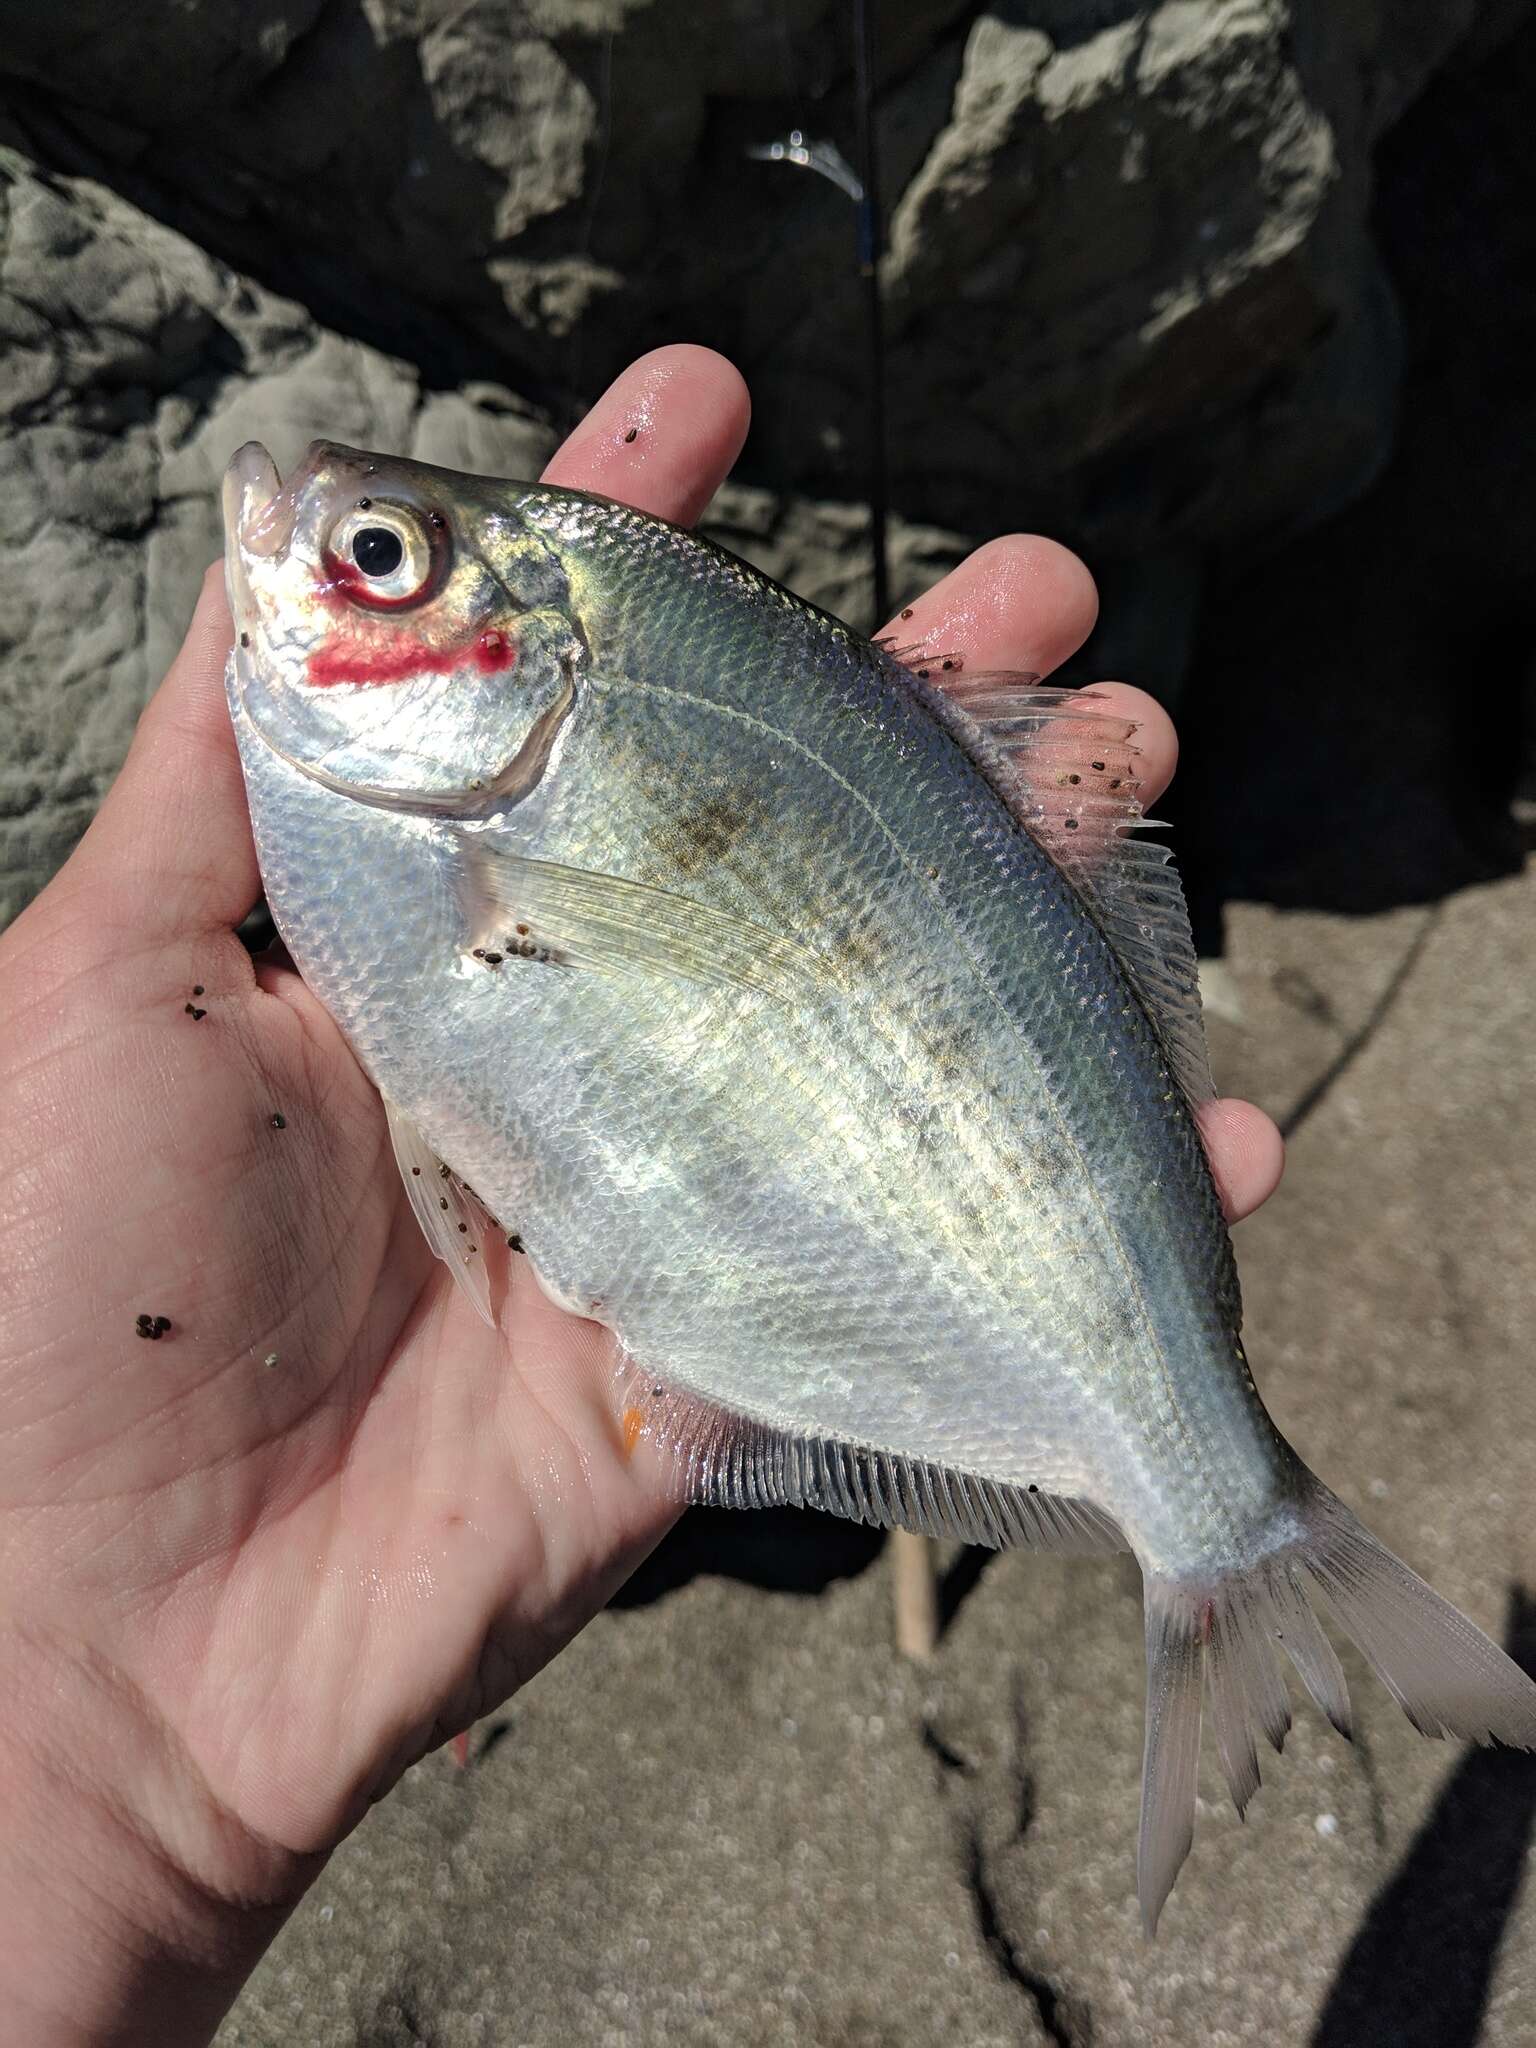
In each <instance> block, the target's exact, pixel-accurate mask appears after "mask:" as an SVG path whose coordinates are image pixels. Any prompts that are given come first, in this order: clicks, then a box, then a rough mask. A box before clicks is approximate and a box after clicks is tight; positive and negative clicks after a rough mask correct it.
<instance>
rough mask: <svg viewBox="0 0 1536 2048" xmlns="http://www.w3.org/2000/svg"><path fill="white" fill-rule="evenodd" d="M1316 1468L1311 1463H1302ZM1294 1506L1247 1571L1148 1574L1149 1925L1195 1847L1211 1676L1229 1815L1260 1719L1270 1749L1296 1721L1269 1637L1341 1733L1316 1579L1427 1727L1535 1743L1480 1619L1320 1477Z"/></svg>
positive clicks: (1343, 1726)
mask: <svg viewBox="0 0 1536 2048" xmlns="http://www.w3.org/2000/svg"><path fill="white" fill-rule="evenodd" d="M1309 1478H1310V1475H1309ZM1311 1488H1312V1491H1311V1492H1310V1493H1309V1495H1308V1496H1307V1498H1306V1499H1305V1501H1304V1502H1303V1503H1301V1504H1300V1506H1299V1510H1298V1512H1299V1515H1300V1518H1301V1520H1302V1522H1303V1524H1304V1525H1305V1530H1306V1533H1305V1534H1304V1535H1303V1536H1301V1537H1300V1538H1299V1539H1298V1540H1297V1541H1296V1542H1294V1543H1292V1544H1290V1545H1288V1546H1287V1547H1285V1548H1282V1549H1279V1550H1276V1551H1274V1552H1272V1553H1271V1554H1270V1555H1268V1556H1267V1557H1265V1558H1263V1559H1262V1560H1261V1561H1260V1562H1259V1563H1257V1564H1255V1565H1254V1566H1252V1567H1251V1568H1249V1569H1248V1570H1246V1571H1243V1572H1240V1573H1232V1574H1228V1575H1223V1576H1218V1577H1215V1578H1212V1579H1210V1580H1209V1581H1206V1582H1203V1583H1202V1582H1200V1581H1195V1580H1183V1579H1180V1580H1170V1579H1163V1578H1158V1577H1156V1576H1155V1575H1149V1576H1148V1577H1147V1579H1146V1582H1145V1599H1146V1628H1147V1721H1146V1748H1145V1751H1144V1754H1143V1758H1142V1774H1141V1836H1140V1840H1139V1842H1138V1844H1137V1852H1136V1880H1137V1889H1138V1891H1139V1892H1140V1895H1141V1916H1142V1924H1143V1926H1144V1927H1145V1928H1146V1931H1147V1933H1148V1934H1149V1935H1150V1934H1152V1933H1154V1932H1155V1931H1156V1928H1157V1917H1158V1914H1159V1913H1160V1912H1161V1911H1162V1908H1163V1902H1164V1901H1165V1900H1166V1898H1167V1897H1168V1894H1169V1892H1170V1891H1171V1890H1172V1888H1173V1881H1174V1879H1175V1878H1176V1877H1177V1876H1178V1874H1179V1866H1180V1865H1181V1864H1182V1863H1183V1861H1184V1858H1185V1857H1186V1856H1187V1855H1188V1853H1189V1845H1190V1842H1191V1840H1192V1839H1193V1835H1194V1822H1195V1773H1196V1767H1197V1764H1198V1761H1199V1754H1200V1703H1201V1693H1202V1689H1203V1684H1204V1683H1205V1682H1208V1683H1209V1686H1210V1695H1211V1721H1212V1723H1213V1725H1214V1728H1215V1731H1216V1748H1217V1752H1218V1754H1219V1756H1220V1758H1221V1767H1222V1771H1223V1774H1224V1775H1225V1777H1226V1781H1227V1785H1228V1787H1229V1789H1230V1790H1231V1793H1232V1799H1233V1803H1234V1804H1235V1805H1236V1807H1237V1810H1238V1812H1239V1814H1241V1813H1242V1811H1243V1809H1244V1808H1245V1807H1246V1806H1247V1804H1248V1801H1249V1800H1250V1799H1251V1798H1252V1796H1253V1794H1254V1793H1255V1792H1256V1791H1257V1790H1258V1784H1259V1766H1258V1756H1257V1750H1256V1745H1255V1741H1254V1735H1255V1731H1256V1730H1257V1731H1259V1732H1261V1733H1263V1734H1264V1735H1265V1736H1266V1737H1267V1738H1268V1739H1269V1741H1270V1742H1271V1743H1272V1744H1273V1745H1274V1747H1275V1749H1276V1750H1278V1749H1279V1748H1280V1746H1281V1744H1282V1743H1283V1741H1284V1740H1285V1735H1286V1731H1287V1730H1288V1729H1289V1727H1290V1725H1291V1715H1290V1706H1289V1702H1288V1699H1287V1694H1286V1688H1285V1681H1284V1678H1283V1677H1282V1675H1281V1670H1280V1666H1279V1664H1278V1663H1277V1661H1276V1659H1275V1656H1274V1655H1273V1647H1274V1646H1276V1645H1278V1646H1279V1647H1280V1648H1281V1649H1283V1650H1285V1651H1286V1652H1287V1653H1288V1654H1289V1656H1290V1659H1291V1662H1292V1663H1293V1664H1294V1665H1295V1666H1296V1669H1297V1671H1298V1672H1299V1673H1300V1674H1301V1678H1302V1682H1303V1683H1304V1684H1305V1686H1306V1688H1307V1690H1308V1692H1309V1693H1311V1695H1312V1697H1313V1699H1314V1700H1315V1701H1316V1702H1317V1704H1318V1706H1319V1707H1320V1708H1321V1709H1322V1711H1323V1712H1324V1713H1325V1714H1326V1715H1327V1716H1328V1719H1329V1720H1330V1721H1331V1722H1332V1723H1333V1725H1334V1726H1335V1728H1337V1729H1338V1730H1339V1732H1340V1734H1341V1735H1346V1736H1347V1735H1348V1734H1349V1732H1350V1727H1349V1693H1348V1689H1347V1688H1346V1686H1345V1682H1344V1673H1343V1671H1342V1670H1341V1668H1340V1666H1339V1660H1338V1658H1337V1657H1336V1656H1335V1655H1334V1652H1333V1647H1332V1645H1331V1644H1330V1643H1329V1641H1328V1638H1327V1636H1326V1635H1325V1634H1324V1633H1323V1630H1322V1626H1321V1624H1320V1623H1319V1621H1318V1619H1317V1616H1316V1615H1315V1614H1314V1613H1313V1611H1312V1608H1311V1606H1310V1604H1309V1599H1308V1596H1309V1594H1311V1593H1313V1592H1314V1591H1318V1590H1320V1591H1321V1592H1322V1593H1323V1595H1324V1596H1325V1599H1326V1601H1327V1603H1328V1605H1329V1606H1330V1607H1331V1608H1332V1610H1333V1613H1334V1616H1335V1618H1336V1619H1337V1620H1338V1622H1339V1623H1340V1625H1341V1626H1342V1627H1343V1629H1344V1631H1345V1633H1346V1634H1347V1635H1349V1636H1350V1637H1351V1638H1352V1639H1353V1641H1354V1642H1355V1643H1356V1644H1358V1646H1359V1648H1360V1649H1361V1651H1362V1652H1363V1653H1364V1655H1365V1657H1366V1659H1367V1661H1368V1662H1369V1663H1370V1665H1371V1667H1372V1669H1373V1670H1374V1671H1375V1673H1376V1675H1377V1677H1378V1678H1379V1679H1380V1680H1381V1682H1382V1684H1383V1685H1385V1687H1386V1688H1387V1690H1388V1692H1390V1693H1391V1694H1392V1697H1393V1698H1394V1699H1395V1700H1396V1701H1397V1702H1398V1704H1399V1706H1401V1708H1402V1709H1403V1711H1404V1713H1405V1714H1406V1715H1407V1716H1408V1718H1409V1720H1410V1721H1411V1722H1412V1723H1413V1725H1414V1727H1415V1728H1417V1729H1418V1730H1419V1732H1420V1733H1421V1734H1423V1735H1461V1736H1471V1737H1472V1738H1473V1739H1474V1740H1475V1741H1477V1742H1505V1743H1508V1744H1510V1745H1511V1747H1513V1748H1516V1749H1536V1685H1533V1684H1532V1682H1531V1680H1530V1679H1529V1678H1527V1677H1526V1675H1525V1673H1524V1672H1523V1671H1522V1670H1521V1669H1520V1667H1519V1666H1518V1665H1517V1664H1514V1663H1512V1662H1511V1661H1510V1659H1509V1658H1508V1657H1506V1656H1505V1654H1504V1652H1503V1651H1502V1650H1501V1649H1500V1648H1499V1647H1498V1645H1497V1644H1496V1643H1494V1642H1491V1641H1490V1640H1489V1638H1488V1637H1487V1636H1485V1635H1484V1634H1483V1632H1482V1630H1481V1629H1480V1628H1478V1627H1477V1626H1476V1625H1475V1624H1474V1623H1473V1622H1470V1621H1468V1619H1467V1617H1466V1616H1465V1615H1464V1614H1462V1613H1460V1612H1459V1611H1458V1609H1456V1608H1454V1607H1452V1605H1451V1604H1450V1602H1449V1601H1448V1600H1442V1599H1441V1598H1440V1595H1439V1594H1438V1593H1435V1592H1432V1591H1431V1589H1430V1588H1429V1587H1428V1586H1426V1585H1425V1583H1424V1581H1423V1580H1422V1579H1421V1578H1420V1577H1419V1576H1418V1574H1417V1573H1416V1572H1412V1571H1410V1570H1409V1569H1408V1567H1407V1565H1405V1564H1404V1563H1403V1562H1402V1560H1401V1558H1397V1557H1394V1556H1393V1554H1392V1552H1391V1551H1390V1550H1388V1549H1387V1548H1386V1547H1385V1545H1384V1544H1381V1543H1378V1542H1377V1541H1376V1538H1375V1537H1374V1536H1373V1535H1372V1534H1371V1533H1370V1531H1369V1530H1368V1529H1367V1528H1366V1527H1365V1526H1364V1524H1363V1523H1362V1522H1360V1521H1359V1520H1358V1519H1357V1517H1356V1516H1354V1515H1353V1514H1351V1513H1350V1511H1349V1509H1348V1508H1347V1507H1345V1505H1344V1503H1343V1502H1342V1501H1341V1500H1338V1499H1337V1498H1336V1497H1335V1496H1334V1495H1333V1494H1331V1493H1330V1492H1329V1491H1328V1489H1327V1488H1326V1487H1325V1486H1323V1485H1322V1484H1321V1483H1320V1482H1319V1481H1316V1480H1311Z"/></svg>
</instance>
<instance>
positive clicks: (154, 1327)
mask: <svg viewBox="0 0 1536 2048" xmlns="http://www.w3.org/2000/svg"><path fill="white" fill-rule="evenodd" d="M170 1327H171V1319H170V1317H169V1316H151V1315H142V1316H135V1317H134V1320H133V1333H134V1335H135V1336H136V1337H147V1338H148V1339H149V1340H150V1342H151V1343H152V1344H158V1343H159V1341H160V1339H161V1338H162V1337H163V1336H164V1335H165V1333H166V1331H167V1330H169V1329H170Z"/></svg>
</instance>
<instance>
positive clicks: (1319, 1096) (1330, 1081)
mask: <svg viewBox="0 0 1536 2048" xmlns="http://www.w3.org/2000/svg"><path fill="white" fill-rule="evenodd" d="M1444 907H1445V906H1444V905H1443V904H1440V903H1437V904H1435V906H1434V908H1433V909H1431V910H1429V911H1427V912H1426V913H1425V916H1424V920H1423V922H1422V923H1421V924H1420V926H1419V928H1418V930H1417V931H1416V932H1415V933H1414V935H1413V939H1412V942H1411V943H1410V944H1409V946H1408V948H1407V950H1406V951H1405V952H1404V954H1403V957H1402V959H1401V960H1399V961H1398V963H1397V965H1396V967H1394V968H1393V970H1392V977H1391V979H1390V980H1389V981H1388V983H1387V985H1386V987H1385V988H1384V989H1383V990H1382V992H1381V994H1380V995H1379V996H1378V997H1377V998H1376V1000H1375V1002H1374V1003H1373V1004H1372V1005H1371V1009H1370V1014H1369V1015H1368V1016H1367V1018H1366V1020H1365V1022H1364V1023H1363V1024H1362V1025H1361V1026H1360V1028H1359V1030H1358V1031H1356V1032H1355V1033H1354V1034H1353V1036H1352V1037H1350V1038H1348V1039H1346V1040H1345V1042H1344V1044H1343V1045H1342V1046H1340V1048H1339V1050H1338V1052H1337V1053H1336V1054H1335V1055H1334V1057H1333V1059H1331V1060H1330V1061H1329V1063H1328V1065H1327V1066H1326V1067H1324V1069H1323V1071H1322V1072H1321V1073H1320V1074H1319V1075H1318V1077H1317V1079H1316V1080H1315V1081H1314V1082H1313V1083H1312V1084H1311V1086H1310V1087H1309V1088H1306V1089H1305V1090H1303V1092H1302V1094H1301V1095H1300V1097H1299V1098H1298V1099H1297V1100H1296V1101H1295V1102H1294V1103H1293V1104H1292V1105H1291V1108H1290V1110H1289V1111H1288V1112H1287V1114H1286V1115H1285V1116H1283V1117H1282V1118H1281V1119H1280V1135H1281V1137H1282V1138H1285V1139H1290V1138H1293V1137H1294V1136H1295V1134H1296V1133H1297V1131H1299V1130H1300V1129H1301V1126H1302V1125H1303V1124H1304V1123H1305V1122H1306V1120H1307V1118H1308V1117H1309V1116H1311V1114H1312V1112H1313V1111H1314V1110H1315V1109H1316V1108H1318V1106H1319V1105H1320V1104H1321V1103H1322V1102H1323V1101H1324V1099H1325V1098H1326V1097H1327V1096H1328V1094H1329V1093H1330V1092H1331V1090H1332V1089H1333V1087H1334V1085H1335V1083H1337V1082H1339V1081H1341V1080H1342V1079H1343V1078H1344V1076H1345V1074H1346V1073H1347V1072H1348V1071H1349V1069H1350V1068H1351V1067H1352V1066H1353V1065H1354V1063H1355V1061H1356V1060H1357V1059H1358V1058H1359V1056H1360V1054H1361V1053H1362V1052H1364V1051H1365V1049H1366V1047H1367V1046H1368V1045H1369V1044H1370V1042H1371V1040H1372V1039H1373V1038H1374V1037H1375V1036H1376V1033H1377V1032H1378V1031H1379V1030H1380V1029H1381V1027H1382V1025H1383V1024H1384V1023H1385V1022H1386V1020H1387V1017H1388V1015H1389V1014H1390V1012H1391V1010H1392V1008H1393V1006H1394V1004H1395V1003H1396V1002H1397V999H1398V997H1399V996H1400V995H1401V994H1402V992H1403V990H1404V989H1405V988H1406V987H1407V985H1408V980H1409V977H1410V976H1411V975H1412V973H1413V970H1414V968H1415V967H1417V965H1418V964H1419V956H1420V955H1421V954H1422V953H1423V951H1424V948H1425V947H1426V946H1427V945H1428V943H1429V941H1430V938H1431V937H1432V935H1433V933H1434V931H1435V928H1436V927H1437V925H1438V924H1439V922H1440V918H1441V913H1442V911H1443V910H1444Z"/></svg>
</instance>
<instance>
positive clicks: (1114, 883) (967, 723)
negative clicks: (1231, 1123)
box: [935, 671, 1216, 1103]
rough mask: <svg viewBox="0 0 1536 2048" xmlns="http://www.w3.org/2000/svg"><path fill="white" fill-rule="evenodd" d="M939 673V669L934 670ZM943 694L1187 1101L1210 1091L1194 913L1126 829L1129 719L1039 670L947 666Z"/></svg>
mask: <svg viewBox="0 0 1536 2048" xmlns="http://www.w3.org/2000/svg"><path fill="white" fill-rule="evenodd" d="M935 680H937V679H935ZM942 694H943V696H944V697H945V698H946V699H947V700H948V702H949V704H951V705H953V706H955V707H957V708H958V710H959V711H960V712H961V713H962V714H963V716H962V718H961V719H960V720H959V721H957V723H958V725H959V728H960V731H961V735H962V737H966V736H970V737H972V738H973V740H974V743H975V745H976V747H977V751H978V753H979V755H980V756H981V758H982V760H983V761H984V762H986V763H987V765H989V766H990V767H991V768H992V770H993V772H994V773H995V774H996V775H997V777H998V781H999V784H1000V786H1001V788H1002V790H1003V794H1004V795H1005V796H1006V797H1008V799H1009V801H1010V802H1011V803H1012V805H1013V807H1014V810H1015V812H1016V814H1017V816H1018V818H1019V820H1020V822H1021V823H1022V824H1023V825H1024V826H1025V827H1026V829H1027V830H1028V831H1029V832H1030V834H1031V835H1032V837H1033V838H1034V839H1035V840H1037V841H1038V842H1039V844H1040V845H1041V846H1042V847H1043V848H1044V849H1045V851H1046V852H1047V853H1048V854H1049V855H1050V856H1051V859H1052V860H1053V861H1055V863H1056V865H1057V866H1058V867H1059V868H1060V869H1061V871H1062V873H1063V874H1065V875H1066V877H1067V878H1068V880H1069V881H1070V882H1071V883H1072V885H1073V887H1074V888H1075V889H1077V891H1078V892H1079V894H1080V895H1081V896H1082V897H1083V898H1084V899H1085V901H1086V902H1087V903H1088V904H1089V906H1090V908H1091V909H1092V911H1093V914H1094V916H1095V917H1096V918H1097V920H1098V922H1099V925H1100V926H1101V928H1102V930H1103V932H1104V936H1105V937H1106V938H1107V939H1108V940H1109V943H1110V945H1111V946H1112V947H1113V948H1114V950H1115V955H1116V957H1117V958H1118V960H1119V962H1120V964H1121V966H1122V967H1123V968H1124V969H1125V971H1126V973H1127V975H1128V976H1129V977H1130V979H1131V981H1132V983H1133V985H1134V986H1135V989H1136V991H1137V993H1138V995H1139V996H1140V997H1141V1000H1142V1003H1143V1006H1144V1007H1145V1009H1146V1012H1147V1015H1148V1016H1149V1017H1150V1019H1151V1020H1152V1025H1153V1028H1154V1029H1155V1031H1156V1032H1157V1035H1158V1038H1159V1040H1160V1041H1161V1043H1162V1046H1163V1050H1164V1051H1165V1053H1166V1054H1167V1056H1168V1063H1169V1065H1170V1067H1171V1068H1172V1070H1173V1074H1174V1078H1175V1080H1177V1082H1178V1084H1179V1086H1180V1087H1181V1088H1182V1089H1183V1091H1184V1093H1185V1095H1186V1096H1187V1097H1188V1098H1189V1100H1190V1102H1191V1103H1200V1102H1207V1101H1209V1100H1210V1098H1211V1097H1212V1096H1213V1095H1214V1094H1215V1092H1216V1091H1215V1088H1214V1086H1213V1084H1212V1081H1211V1061H1210V1054H1209V1052H1208V1050H1207V1048H1206V1042H1205V1025H1204V1023H1203V1022H1202V1020H1201V1015H1200V983H1199V978H1198V975H1197V972H1196V967H1195V947H1194V940H1193V938H1192V936H1191V934H1190V929H1189V912H1188V910H1187V909H1186V908H1185V904H1184V891H1183V889H1182V888H1181V887H1180V885H1179V877H1178V871H1177V870H1176V869H1175V868H1174V867H1173V866H1172V864H1171V863H1172V860H1173V856H1172V854H1171V853H1170V852H1169V850H1168V848H1167V847H1166V846H1160V845H1158V843H1157V842H1156V840H1149V839H1137V838H1134V837H1133V836H1131V835H1132V834H1134V833H1135V832H1136V831H1137V830H1138V829H1140V828H1144V827H1147V826H1151V825H1155V824H1156V823H1157V822H1158V821H1157V820H1156V819H1153V818H1146V817H1144V816H1143V815H1142V809H1141V803H1140V800H1139V798H1138V794H1137V792H1138V790H1139V789H1140V787H1141V782H1140V776H1139V773H1138V768H1139V763H1140V750H1139V749H1138V748H1136V747H1134V746H1133V745H1131V738H1132V735H1133V734H1134V733H1135V731H1136V721H1135V720H1134V719H1131V718H1126V717H1124V716H1122V715H1121V714H1119V713H1117V712H1116V711H1114V710H1113V709H1112V708H1111V707H1110V706H1109V705H1108V703H1107V702H1106V701H1105V700H1104V699H1102V698H1096V697H1095V696H1094V695H1093V694H1092V692H1091V691H1087V690H1053V689H1046V688H1042V687H1041V685H1040V682H1039V679H1038V677H1035V676H1031V675H1013V674H1007V673H999V672H993V673H977V674H974V675H967V674H965V673H964V672H963V671H962V672H961V673H959V674H951V675H946V676H945V677H944V679H943V691H942Z"/></svg>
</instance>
